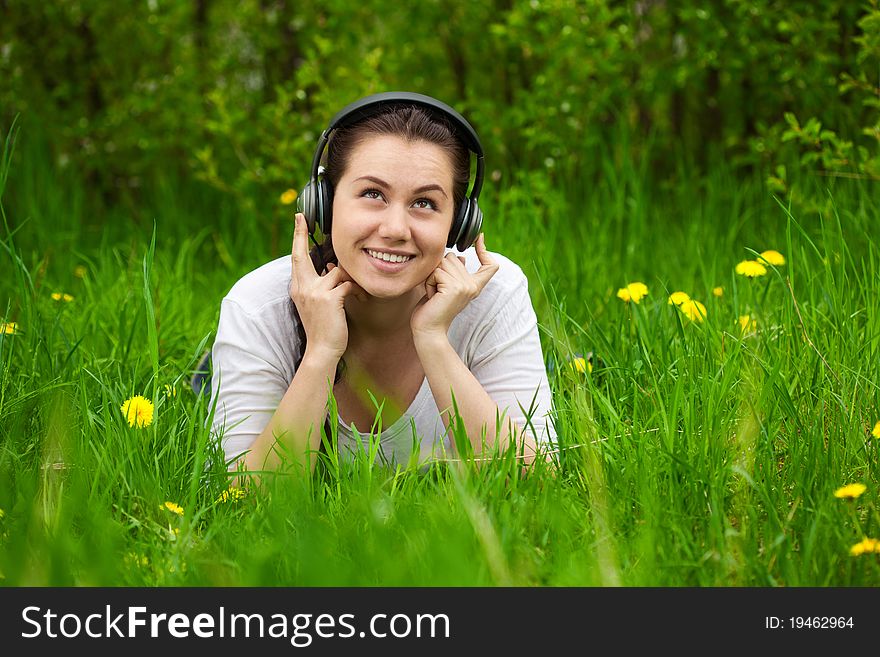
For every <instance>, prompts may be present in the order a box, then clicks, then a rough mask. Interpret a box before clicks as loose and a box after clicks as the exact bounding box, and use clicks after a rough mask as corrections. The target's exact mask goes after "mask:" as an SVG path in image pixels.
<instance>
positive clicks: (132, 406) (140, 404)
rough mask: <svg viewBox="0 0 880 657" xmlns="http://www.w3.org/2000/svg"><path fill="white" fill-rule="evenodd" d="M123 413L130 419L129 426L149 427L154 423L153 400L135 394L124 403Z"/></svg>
mask: <svg viewBox="0 0 880 657" xmlns="http://www.w3.org/2000/svg"><path fill="white" fill-rule="evenodd" d="M122 414H123V415H125V419H126V420H128V426H130V427H133V426H134V425H135V424H137V425H138V426H139V427H148V426H150V425H151V424H152V423H153V402H151V401H150V400H149V399H145V398H144V397H141V396H140V395H135V396H134V397H132V398H131V399H127V400H126V401H125V403H124V404H123V405H122Z"/></svg>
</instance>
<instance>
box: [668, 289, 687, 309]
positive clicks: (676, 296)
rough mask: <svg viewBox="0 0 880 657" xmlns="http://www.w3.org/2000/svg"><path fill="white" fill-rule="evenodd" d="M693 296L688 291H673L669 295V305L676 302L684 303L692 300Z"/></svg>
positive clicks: (677, 304)
mask: <svg viewBox="0 0 880 657" xmlns="http://www.w3.org/2000/svg"><path fill="white" fill-rule="evenodd" d="M690 300H691V298H690V296H689V295H688V293H687V292H673V293H672V294H670V295H669V301H668V302H667V303H668V305H670V306H671V305H672V304H675V305H676V306H680V305H681V304H683V303H686V302H688V301H690Z"/></svg>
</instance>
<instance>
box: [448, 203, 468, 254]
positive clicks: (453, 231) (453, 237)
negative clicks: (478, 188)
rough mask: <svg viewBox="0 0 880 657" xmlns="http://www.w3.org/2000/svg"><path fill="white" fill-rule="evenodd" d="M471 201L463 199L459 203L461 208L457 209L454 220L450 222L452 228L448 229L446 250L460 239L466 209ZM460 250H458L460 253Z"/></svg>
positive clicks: (464, 223)
mask: <svg viewBox="0 0 880 657" xmlns="http://www.w3.org/2000/svg"><path fill="white" fill-rule="evenodd" d="M470 203H471V200H470V199H469V198H468V197H466V196H465V197H464V198H463V199H462V201H461V206H460V207H459V208H458V213H457V214H456V215H455V218H454V219H453V220H452V227H451V228H450V229H449V238H448V239H447V240H446V248H447V249H451V248H452V247H453V246H456V245H457V244H458V242H459V241H460V240H461V238H462V229H463V228H464V227H465V225H466V224H467V218H468V214H469V211H468V208H470ZM461 250H462V249H459V251H461Z"/></svg>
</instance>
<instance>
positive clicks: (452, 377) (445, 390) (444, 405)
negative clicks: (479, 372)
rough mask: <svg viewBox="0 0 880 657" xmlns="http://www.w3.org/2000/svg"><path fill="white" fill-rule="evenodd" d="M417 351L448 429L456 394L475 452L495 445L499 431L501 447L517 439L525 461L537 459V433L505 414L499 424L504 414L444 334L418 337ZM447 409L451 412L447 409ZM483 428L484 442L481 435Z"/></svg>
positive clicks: (498, 437)
mask: <svg viewBox="0 0 880 657" xmlns="http://www.w3.org/2000/svg"><path fill="white" fill-rule="evenodd" d="M416 351H417V352H418V355H419V359H420V360H421V361H422V367H423V368H424V370H425V376H426V377H427V378H428V384H429V385H430V386H431V392H432V393H433V395H434V400H435V401H436V402H437V408H438V409H440V410H441V416H442V417H443V423H444V425H445V426H446V428H447V429H449V424H450V420H451V417H452V413H453V410H452V409H453V405H452V395H453V394H454V395H455V404H456V406H457V407H458V413H459V415H460V416H461V419H462V421H463V422H464V425H465V430H466V431H467V435H468V438H469V439H470V441H471V445H472V446H473V450H474V454H475V455H481V454H482V452H483V449H484V448H486V449H490V450H491V449H492V448H493V447H494V446H495V443H496V434H497V442H498V447H499V451H501V452H503V451H504V450H505V449H506V448H507V447H508V443H509V442H510V440H516V441H517V444H516V453H517V454H519V453H520V452H522V454H523V459H524V462H525V463H526V464H528V463H531V462H532V461H534V459H535V456H536V455H537V453H538V445H537V442H536V440H535V437H534V436H532V435H531V433H529V432H524V431H523V430H522V428H521V427H519V426H518V425H516V424H515V423H514V422H513V421H511V420H509V419H504V418H502V423H503V426H502V427H497V426H496V419H497V418H498V417H501V415H500V412H499V409H498V406H497V405H496V404H495V402H494V401H492V398H491V397H490V396H489V394H488V393H487V392H486V391H485V390H484V389H483V386H482V385H481V384H480V382H479V381H477V379H476V377H474V375H473V374H472V373H471V371H470V370H469V369H468V367H467V365H465V364H464V363H463V362H462V360H461V358H459V356H458V354H457V353H456V351H455V349H454V348H453V347H452V345H451V344H450V343H449V340H448V339H447V338H446V337H445V336H442V337H439V338H438V337H435V338H433V339H428V338H422V339H420V340H416ZM445 409H448V412H445V413H444V412H443V411H444V410H445ZM484 431H485V442H484V441H483V439H482V435H483V432H484Z"/></svg>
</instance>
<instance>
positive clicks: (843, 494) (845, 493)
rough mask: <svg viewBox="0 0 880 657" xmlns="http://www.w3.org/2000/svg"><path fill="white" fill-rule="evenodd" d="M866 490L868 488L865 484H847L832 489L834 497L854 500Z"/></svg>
mask: <svg viewBox="0 0 880 657" xmlns="http://www.w3.org/2000/svg"><path fill="white" fill-rule="evenodd" d="M866 490H868V487H867V486H865V484H847V485H846V486H841V487H840V488H838V489H837V490H836V491H834V497H839V498H841V499H842V498H847V499H851V500H854V499H855V498H857V497H858V496H859V495H861V494H862V493H864V492H865V491H866Z"/></svg>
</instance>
